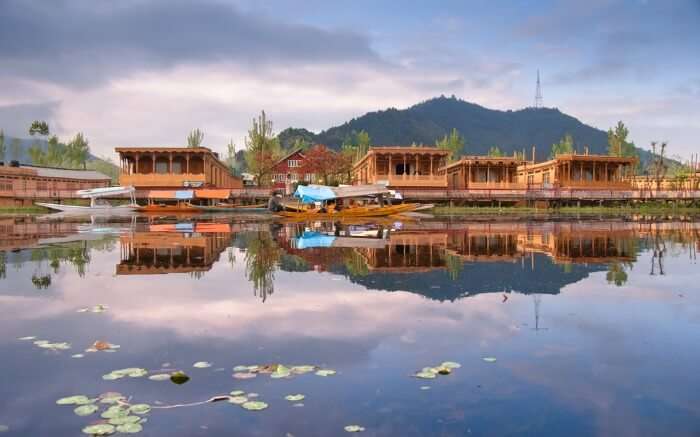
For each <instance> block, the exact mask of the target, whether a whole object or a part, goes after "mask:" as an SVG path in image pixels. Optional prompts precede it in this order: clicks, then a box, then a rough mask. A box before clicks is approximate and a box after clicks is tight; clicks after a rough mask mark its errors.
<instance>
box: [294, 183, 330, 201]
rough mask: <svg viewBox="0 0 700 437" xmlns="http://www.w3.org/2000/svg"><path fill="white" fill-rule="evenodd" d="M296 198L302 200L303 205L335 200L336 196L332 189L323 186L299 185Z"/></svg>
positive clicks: (295, 194)
mask: <svg viewBox="0 0 700 437" xmlns="http://www.w3.org/2000/svg"><path fill="white" fill-rule="evenodd" d="M294 197H296V198H298V199H301V202H302V203H314V202H323V201H324V200H331V199H335V198H336V194H335V193H334V192H333V190H332V189H331V188H330V187H326V186H323V185H299V186H298V187H297V190H296V191H295V192H294Z"/></svg>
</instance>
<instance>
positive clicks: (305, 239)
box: [296, 231, 335, 249]
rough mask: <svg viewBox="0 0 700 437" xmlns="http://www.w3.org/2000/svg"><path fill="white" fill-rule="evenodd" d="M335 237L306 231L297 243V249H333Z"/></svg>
mask: <svg viewBox="0 0 700 437" xmlns="http://www.w3.org/2000/svg"><path fill="white" fill-rule="evenodd" d="M333 241H335V237H334V236H331V235H326V234H322V233H320V232H311V231H306V232H304V233H303V234H301V235H300V236H299V237H298V238H297V241H296V246H297V249H311V248H313V247H332V246H333Z"/></svg>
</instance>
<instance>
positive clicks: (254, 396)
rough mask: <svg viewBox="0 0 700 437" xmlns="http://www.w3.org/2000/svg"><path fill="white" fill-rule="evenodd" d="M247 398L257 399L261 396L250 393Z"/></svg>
mask: <svg viewBox="0 0 700 437" xmlns="http://www.w3.org/2000/svg"><path fill="white" fill-rule="evenodd" d="M246 396H248V397H249V398H257V397H259V396H260V395H259V394H257V393H248V394H247V395H246Z"/></svg>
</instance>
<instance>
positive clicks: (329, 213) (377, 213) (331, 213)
mask: <svg viewBox="0 0 700 437" xmlns="http://www.w3.org/2000/svg"><path fill="white" fill-rule="evenodd" d="M419 207H420V204H418V203H403V204H401V205H387V206H379V205H372V206H356V207H348V208H344V209H341V210H340V211H338V210H335V209H334V208H332V207H330V208H328V209H327V210H322V209H311V208H306V209H303V210H298V211H280V212H278V213H277V215H280V216H282V217H288V218H295V219H301V220H316V219H323V220H329V219H331V220H332V219H336V218H353V217H386V216H390V215H396V214H401V213H405V212H410V211H414V210H415V209H416V208H419ZM321 211H324V212H321Z"/></svg>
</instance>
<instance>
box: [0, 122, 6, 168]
mask: <svg viewBox="0 0 700 437" xmlns="http://www.w3.org/2000/svg"><path fill="white" fill-rule="evenodd" d="M0 161H3V162H4V161H5V132H3V131H2V129H0Z"/></svg>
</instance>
